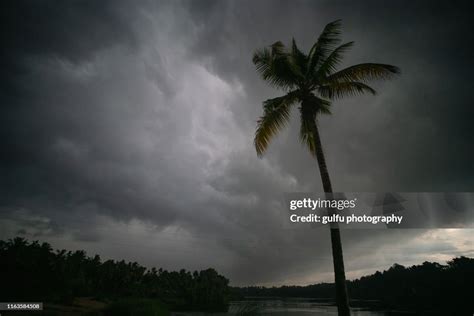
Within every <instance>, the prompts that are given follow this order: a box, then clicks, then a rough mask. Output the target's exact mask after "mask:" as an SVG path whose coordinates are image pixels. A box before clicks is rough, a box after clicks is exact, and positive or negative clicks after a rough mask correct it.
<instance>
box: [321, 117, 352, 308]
mask: <svg viewBox="0 0 474 316" xmlns="http://www.w3.org/2000/svg"><path fill="white" fill-rule="evenodd" d="M314 138H315V143H316V144H315V145H316V158H317V160H318V165H319V172H320V174H321V180H322V182H323V188H324V192H326V193H332V185H331V179H330V178H329V173H328V168H327V166H326V159H325V158H324V152H323V147H322V146H321V138H320V136H319V130H318V126H317V124H316V126H315V130H314ZM334 224H335V225H332V226H331V245H332V258H333V264H334V277H335V283H336V304H337V311H338V315H339V316H350V314H351V312H350V309H349V297H348V295H347V286H346V273H345V271H344V258H343V255H342V243H341V234H340V231H339V225H338V224H337V223H334Z"/></svg>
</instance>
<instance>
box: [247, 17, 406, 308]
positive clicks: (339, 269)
mask: <svg viewBox="0 0 474 316" xmlns="http://www.w3.org/2000/svg"><path fill="white" fill-rule="evenodd" d="M340 30H341V21H340V20H337V21H334V22H332V23H329V24H328V25H326V27H325V28H324V30H323V32H322V33H321V35H320V36H319V38H318V40H317V42H316V43H315V44H314V45H313V46H312V48H311V50H310V51H309V53H308V55H306V54H304V53H303V52H302V51H300V50H299V49H298V47H297V46H296V42H295V40H294V39H293V41H292V44H291V48H290V47H289V48H287V47H285V45H283V44H282V43H281V42H276V43H275V44H273V45H271V46H269V47H265V48H263V49H260V50H257V51H256V52H255V54H254V56H253V63H254V64H255V66H256V68H257V71H258V72H259V73H260V74H261V76H262V78H263V79H264V80H266V81H268V82H269V83H270V84H271V85H272V86H274V87H276V88H279V89H281V90H283V91H285V92H286V94H285V95H284V96H281V97H278V98H274V99H269V100H266V101H264V102H263V112H264V113H263V116H262V117H261V118H260V119H259V120H258V122H257V130H256V132H255V148H256V150H257V154H258V156H260V157H261V156H262V155H263V153H264V152H265V150H266V149H267V147H268V145H269V142H270V140H271V139H272V138H273V137H274V136H275V135H276V134H277V133H278V132H279V131H280V130H281V129H282V128H283V127H284V126H285V125H286V124H287V123H288V122H289V119H290V113H291V108H292V106H293V105H295V104H297V103H298V104H299V105H300V106H299V111H300V115H301V116H300V120H301V127H300V139H301V142H302V143H303V144H304V145H306V146H307V147H308V149H309V151H310V153H311V154H312V155H313V156H315V157H316V158H317V161H318V165H319V172H320V174H321V180H322V183H323V188H324V192H326V193H327V194H330V193H332V192H333V191H332V185H331V179H330V178H329V173H328V169H327V166H326V160H325V158H324V153H323V148H322V146H321V139H320V136H319V131H318V124H317V122H318V116H319V114H331V112H330V106H331V100H334V99H338V98H342V97H347V96H354V95H359V94H364V93H371V94H375V90H374V89H372V88H371V87H370V86H368V85H367V82H368V81H371V80H375V79H390V78H392V77H393V76H394V75H395V74H398V73H399V69H398V68H397V67H395V66H391V65H386V64H374V63H364V64H358V65H354V66H351V67H348V68H345V69H343V70H339V71H336V67H337V65H338V64H339V63H340V62H341V60H342V57H343V53H345V52H346V51H347V50H349V49H350V48H351V47H352V46H353V44H354V42H349V43H346V44H343V45H340V46H338V45H339V43H340V39H339V35H340V33H341V31H340ZM330 231H331V243H332V254H333V263H334V274H335V283H336V297H337V308H338V313H339V315H344V316H346V315H350V310H349V299H348V295H347V288H346V276H345V271H344V260H343V255H342V244H341V236H340V232H339V227H338V226H337V225H335V226H332V227H331V230H330Z"/></svg>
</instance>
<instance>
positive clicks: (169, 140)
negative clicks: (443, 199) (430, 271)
mask: <svg viewBox="0 0 474 316" xmlns="http://www.w3.org/2000/svg"><path fill="white" fill-rule="evenodd" d="M467 4H468V3H467V2H459V3H458V5H456V6H454V5H451V4H450V5H449V6H448V5H440V4H436V5H434V4H432V3H431V2H427V1H426V2H424V1H415V2H413V3H410V4H403V5H402V4H397V3H391V4H388V3H384V4H383V5H382V4H380V3H379V2H376V1H369V2H364V4H363V5H361V4H357V6H356V4H354V3H351V2H338V3H336V4H334V3H333V2H331V3H329V2H328V1H320V2H312V1H311V2H310V1H296V2H291V3H290V2H287V1H259V2H258V3H255V2H250V1H239V2H233V1H199V2H197V1H178V2H176V1H169V2H159V3H156V2H152V1H138V2H130V1H127V2H126V1H123V2H121V1H100V2H97V1H87V0H86V1H72V2H64V1H52V0H51V1H46V2H41V3H39V2H35V1H15V2H11V3H9V4H8V5H6V7H7V8H6V10H2V13H1V14H2V20H3V21H5V26H4V28H3V29H2V38H3V45H2V46H3V48H2V53H1V61H0V63H1V65H2V69H3V70H2V72H3V76H2V77H3V78H2V79H1V85H2V88H1V94H0V95H1V114H0V120H1V121H0V135H1V139H2V143H1V146H0V150H1V155H0V172H1V174H2V176H1V178H0V212H1V213H0V215H1V216H0V227H1V228H2V229H1V231H2V233H0V237H2V238H7V237H11V236H13V235H16V234H24V235H25V236H28V237H30V238H40V239H44V240H50V241H51V242H53V245H55V246H56V245H57V246H58V247H67V248H71V247H73V248H74V247H78V248H86V249H88V250H89V252H91V253H93V252H99V253H100V254H102V255H104V256H108V257H112V258H118V259H121V258H128V259H132V260H139V261H140V262H142V263H144V264H147V265H156V266H163V267H166V268H170V269H175V268H177V267H184V268H188V269H197V268H204V267H208V266H215V267H216V268H218V269H219V271H220V272H222V273H224V274H225V275H227V276H229V277H230V279H231V281H232V283H233V284H257V283H260V284H281V283H285V282H286V283H311V282H317V281H321V280H325V281H330V280H331V279H332V277H331V270H332V268H331V267H332V262H331V256H330V247H329V236H328V235H329V234H328V233H327V231H324V230H319V229H289V228H288V227H287V218H286V216H285V214H286V213H285V212H286V209H285V207H284V206H283V194H284V193H285V192H292V191H311V190H321V185H320V181H319V175H318V170H317V165H316V162H315V161H314V160H313V159H312V158H311V157H310V155H309V154H308V153H307V152H306V151H305V150H304V148H302V146H301V145H300V144H299V143H298V141H297V130H298V126H297V124H296V123H297V120H296V119H295V120H294V121H293V122H292V123H293V124H291V126H290V127H289V128H288V130H286V131H285V132H283V133H282V135H280V136H279V138H278V139H276V140H275V141H274V142H273V143H272V145H271V148H270V150H269V152H268V153H267V154H266V155H265V157H264V158H263V159H258V158H257V157H256V154H255V151H254V148H253V147H252V146H253V144H252V139H253V132H254V128H255V122H256V119H257V118H258V116H259V115H261V102H262V101H263V100H265V99H267V98H271V97H274V96H276V95H278V93H281V92H278V91H275V90H273V89H271V88H269V87H268V86H266V85H265V83H264V82H262V81H261V80H260V78H258V76H257V74H256V72H255V70H254V67H253V65H252V63H251V56H252V53H253V51H254V49H256V48H259V47H262V46H264V45H268V44H271V43H273V42H275V41H276V40H282V41H285V42H288V41H289V40H290V39H291V37H293V36H294V37H295V38H296V40H297V41H298V43H300V45H301V46H302V47H303V48H305V49H307V48H309V47H310V45H311V44H312V42H314V41H315V40H316V38H317V36H318V35H319V32H320V30H321V29H322V27H323V26H324V25H325V24H326V23H328V22H330V21H332V20H335V19H338V18H342V19H343V22H344V33H343V35H344V39H345V40H355V41H356V48H355V49H354V51H353V52H351V53H350V54H348V58H347V60H346V63H347V64H350V63H358V62H363V61H373V62H385V63H392V64H395V65H397V66H399V67H401V68H402V71H403V75H402V76H401V77H400V78H399V79H397V80H395V81H392V82H388V83H380V84H377V85H376V88H377V90H378V91H379V94H378V95H377V96H376V97H358V98H355V99H352V100H343V101H339V102H337V103H335V104H334V105H333V113H334V115H333V116H332V117H324V118H322V119H321V122H320V124H321V128H322V137H323V142H324V145H325V151H326V154H327V159H328V165H329V169H330V173H331V176H332V178H333V182H334V186H335V188H336V190H338V191H391V190H393V191H397V190H398V191H450V190H452V191H469V190H471V188H472V186H473V184H474V183H473V179H474V169H473V164H472V163H471V161H470V160H471V158H470V157H472V154H473V149H472V145H471V142H472V135H473V132H474V131H473V127H472V124H470V118H471V117H473V116H474V115H473V114H474V113H473V111H474V108H473V107H472V106H471V104H472V101H473V100H472V94H471V93H470V90H471V86H472V83H471V82H472V80H470V79H469V76H468V69H470V63H469V59H468V57H469V56H470V51H471V48H472V40H471V39H470V36H468V32H469V30H470V29H471V25H470V24H471V22H469V21H470V19H469V16H468V13H469V11H468V10H465V6H466V5H467ZM346 63H345V64H346ZM469 233H472V231H456V232H452V233H449V234H448V236H452V238H448V237H446V236H445V235H443V236H445V237H443V238H441V237H440V236H441V234H440V233H439V232H436V231H410V232H407V231H403V232H400V231H396V230H390V231H387V230H384V231H377V232H373V231H370V232H364V231H347V232H344V235H343V241H344V246H345V251H346V253H345V257H346V261H347V263H346V265H347V267H348V274H349V276H354V277H355V276H358V275H361V274H362V273H366V272H367V273H368V272H371V271H373V270H375V269H382V268H385V267H387V266H388V265H390V264H392V263H393V262H395V261H397V262H401V263H417V262H419V261H423V260H428V259H433V260H434V259H439V260H444V259H447V258H448V257H449V256H450V255H453V256H454V255H459V254H466V255H469V254H472V249H473V247H472V242H469ZM440 238H441V239H440ZM463 241H465V242H463ZM394 243H396V244H397V245H402V246H397V247H392V246H390V245H393V244H394ZM404 245H406V246H404ZM420 247H422V248H423V249H425V250H424V251H422V252H421V253H420V250H419V249H420ZM387 249H390V252H388V251H387Z"/></svg>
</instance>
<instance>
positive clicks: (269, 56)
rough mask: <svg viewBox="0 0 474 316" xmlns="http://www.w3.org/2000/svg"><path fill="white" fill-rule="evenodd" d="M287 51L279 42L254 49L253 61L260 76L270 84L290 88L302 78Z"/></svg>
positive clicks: (285, 88)
mask: <svg viewBox="0 0 474 316" xmlns="http://www.w3.org/2000/svg"><path fill="white" fill-rule="evenodd" d="M290 56H291V53H289V52H288V51H287V49H286V47H285V45H283V44H282V43H281V42H276V43H274V44H273V45H270V47H265V48H263V49H259V50H257V51H255V53H254V55H253V59H252V61H253V63H254V64H255V67H256V69H257V72H259V73H260V75H261V76H262V78H263V79H264V80H265V81H267V82H268V83H269V84H270V85H271V86H274V87H276V88H280V89H283V90H291V89H292V88H293V87H294V86H295V85H297V84H298V82H299V81H300V80H301V79H302V74H301V73H300V72H299V71H298V68H297V67H295V65H294V64H293V60H292V59H291V58H290Z"/></svg>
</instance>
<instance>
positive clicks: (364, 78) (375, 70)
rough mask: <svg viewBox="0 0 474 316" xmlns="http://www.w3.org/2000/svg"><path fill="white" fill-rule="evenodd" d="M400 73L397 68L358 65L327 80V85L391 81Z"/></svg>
mask: <svg viewBox="0 0 474 316" xmlns="http://www.w3.org/2000/svg"><path fill="white" fill-rule="evenodd" d="M399 73H400V69H399V68H398V67H396V66H392V65H386V64H374V63H366V64H358V65H354V66H350V67H347V68H345V69H343V70H340V71H338V72H336V73H334V74H332V75H329V76H328V77H326V78H325V80H324V81H325V82H326V83H335V82H348V81H357V82H368V81H371V80H376V79H391V78H393V77H394V76H395V75H397V74H399Z"/></svg>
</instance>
